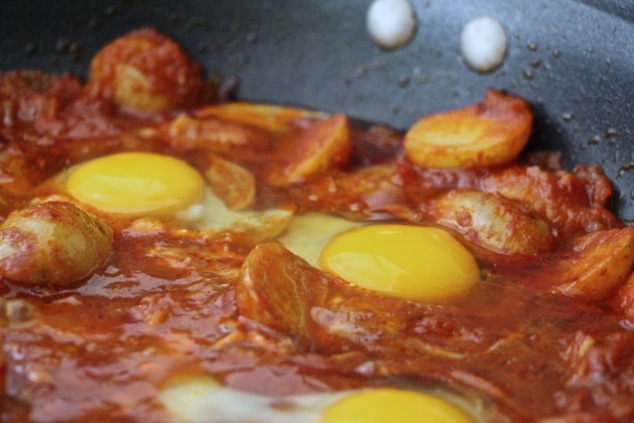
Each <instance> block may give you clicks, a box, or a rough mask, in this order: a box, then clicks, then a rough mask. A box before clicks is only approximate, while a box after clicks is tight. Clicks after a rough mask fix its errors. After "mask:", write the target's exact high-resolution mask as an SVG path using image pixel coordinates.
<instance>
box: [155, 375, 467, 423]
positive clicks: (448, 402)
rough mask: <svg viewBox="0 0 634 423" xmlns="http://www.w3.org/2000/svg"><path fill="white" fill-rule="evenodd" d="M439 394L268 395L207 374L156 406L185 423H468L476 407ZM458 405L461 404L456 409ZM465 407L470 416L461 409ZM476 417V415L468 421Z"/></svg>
mask: <svg viewBox="0 0 634 423" xmlns="http://www.w3.org/2000/svg"><path fill="white" fill-rule="evenodd" d="M455 398H456V397H455V396H453V395H451V394H448V393H446V392H443V391H437V392H435V393H434V395H432V394H429V393H424V392H420V391H411V390H404V389H395V388H381V389H373V388H367V389H355V390H346V391H340V392H324V393H313V394H297V395H287V396H266V395H259V394H254V393H249V392H243V391H239V390H236V389H232V388H228V387H224V386H221V385H220V384H219V383H218V382H216V381H215V380H214V379H213V378H211V377H209V376H194V377H188V378H184V379H179V380H175V381H173V382H171V383H170V384H169V385H167V386H166V387H165V388H164V389H163V390H162V391H161V393H160V395H159V402H160V403H161V405H162V406H163V407H164V408H165V409H166V410H167V411H168V413H169V414H170V415H171V416H172V417H173V419H174V421H177V422H184V423H199V422H200V423H224V422H232V423H247V422H248V423H271V422H275V423H345V422H355V423H392V422H399V423H409V422H412V423H414V422H421V421H424V422H428V423H450V422H451V423H472V422H475V421H478V420H479V418H478V417H479V416H478V415H479V414H480V410H479V407H478V406H477V405H476V404H474V403H471V402H467V401H465V400H462V401H455ZM457 402H460V406H458V405H456V403H457ZM465 405H466V406H467V407H468V409H469V412H467V411H465V408H463V407H465ZM472 415H473V416H475V417H472Z"/></svg>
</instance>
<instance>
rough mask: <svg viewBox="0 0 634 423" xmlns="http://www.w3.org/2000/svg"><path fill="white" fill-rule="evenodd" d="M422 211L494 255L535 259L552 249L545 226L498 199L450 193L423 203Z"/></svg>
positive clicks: (516, 205) (550, 237)
mask: <svg viewBox="0 0 634 423" xmlns="http://www.w3.org/2000/svg"><path fill="white" fill-rule="evenodd" d="M423 209H424V211H425V212H426V213H427V214H428V215H429V216H431V217H432V219H434V220H435V221H436V222H437V223H438V224H440V225H443V226H448V227H450V228H452V229H454V230H456V231H458V232H459V233H461V234H463V235H464V236H465V237H466V238H467V239H469V240H470V241H472V242H475V243H476V244H479V245H481V246H483V247H485V248H487V249H489V250H492V251H495V252H499V253H503V254H522V255H534V254H539V253H544V252H547V251H549V250H551V249H552V247H553V242H554V238H553V235H552V232H551V229H550V226H549V225H548V223H546V222H545V221H543V220H542V219H540V218H538V217H534V216H531V215H529V214H528V213H526V212H525V211H524V210H523V209H522V208H521V207H520V206H519V204H517V203H515V202H513V201H511V200H508V199H506V198H504V197H502V196H499V195H494V194H489V193H483V192H480V191H472V190H451V191H449V192H448V193H446V194H443V195H440V196H438V197H434V198H432V199H431V200H429V201H428V202H426V203H425V204H424V205H423Z"/></svg>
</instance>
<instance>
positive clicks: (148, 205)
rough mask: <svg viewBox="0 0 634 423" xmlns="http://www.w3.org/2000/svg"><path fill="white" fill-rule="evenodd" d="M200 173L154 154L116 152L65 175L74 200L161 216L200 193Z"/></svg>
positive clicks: (117, 210) (109, 209)
mask: <svg viewBox="0 0 634 423" xmlns="http://www.w3.org/2000/svg"><path fill="white" fill-rule="evenodd" d="M203 189H204V182H203V179H202V176H201V175H200V173H199V172H198V171H197V170H196V169H194V168H192V167H191V166H189V165H188V164H187V163H185V162H183V161H182V160H179V159H176V158H174V157H170V156H163V155H160V154H154V153H145V152H131V153H119V154H113V155H110V156H105V157H101V158H98V159H95V160H91V161H88V162H86V163H84V164H81V165H79V166H77V168H75V169H74V170H73V171H71V173H70V174H69V176H68V179H67V181H66V190H67V192H68V193H69V194H70V195H72V196H73V197H74V198H75V199H77V200H79V201H81V202H83V203H86V204H90V205H91V206H94V207H96V208H98V209H100V210H103V211H105V212H109V213H122V214H127V215H164V214H169V213H172V212H174V211H177V210H180V209H184V208H186V207H189V206H190V205H192V204H193V203H195V202H196V201H198V200H199V199H200V197H201V196H202V193H203Z"/></svg>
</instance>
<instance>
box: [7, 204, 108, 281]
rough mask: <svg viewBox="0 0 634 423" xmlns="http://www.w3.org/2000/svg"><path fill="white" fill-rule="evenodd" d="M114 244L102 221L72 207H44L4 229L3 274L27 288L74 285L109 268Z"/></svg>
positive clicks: (18, 215) (17, 215) (12, 218)
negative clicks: (108, 263)
mask: <svg viewBox="0 0 634 423" xmlns="http://www.w3.org/2000/svg"><path fill="white" fill-rule="evenodd" d="M112 242H113V234H112V230H111V229H110V228H109V227H108V226H106V224H105V223H104V222H102V221H101V219H99V218H98V217H96V216H93V215H91V214H89V213H87V212H85V211H83V210H81V209H79V208H78V207H76V206H75V205H73V204H71V203H66V202H58V201H49V202H44V203H40V204H37V205H35V206H31V207H27V208H25V209H22V210H18V211H15V212H13V213H11V214H10V215H9V216H8V217H7V219H6V220H5V221H4V223H3V224H2V226H0V274H1V275H2V276H3V277H6V278H7V279H10V280H12V281H14V282H18V283H22V284H26V285H37V284H51V285H64V284H69V283H72V282H75V281H77V280H78V279H81V278H83V277H86V276H88V275H89V274H90V273H91V272H92V271H94V270H95V269H96V268H97V267H99V266H101V265H103V264H104V263H105V261H106V260H107V258H108V256H109V255H110V250H111V247H112Z"/></svg>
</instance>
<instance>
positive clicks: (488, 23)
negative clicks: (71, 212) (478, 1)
mask: <svg viewBox="0 0 634 423" xmlns="http://www.w3.org/2000/svg"><path fill="white" fill-rule="evenodd" d="M460 48H461V51H462V57H463V59H464V61H465V63H466V64H467V66H469V67H470V68H471V69H473V70H475V71H477V72H491V71H492V70H494V69H495V68H497V67H498V66H500V65H501V64H502V62H503V60H504V56H505V54H506V48H507V41H506V33H505V31H504V27H503V26H502V24H501V23H500V22H498V21H497V20H495V19H494V18H492V17H490V16H480V17H477V18H475V19H473V20H471V21H469V22H468V23H467V24H466V25H465V26H464V28H463V29H462V34H461V36H460Z"/></svg>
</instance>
